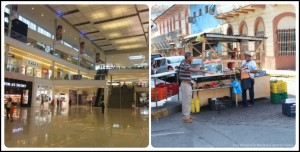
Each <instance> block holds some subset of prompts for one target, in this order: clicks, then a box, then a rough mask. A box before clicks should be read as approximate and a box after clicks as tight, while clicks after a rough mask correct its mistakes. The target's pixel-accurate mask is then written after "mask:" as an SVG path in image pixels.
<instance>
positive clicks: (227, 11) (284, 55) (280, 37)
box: [216, 4, 296, 70]
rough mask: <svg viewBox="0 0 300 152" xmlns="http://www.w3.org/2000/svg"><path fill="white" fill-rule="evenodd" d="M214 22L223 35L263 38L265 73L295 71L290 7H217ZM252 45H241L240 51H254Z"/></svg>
mask: <svg viewBox="0 0 300 152" xmlns="http://www.w3.org/2000/svg"><path fill="white" fill-rule="evenodd" d="M216 18H218V19H220V20H221V21H222V24H223V25H224V26H223V28H224V29H226V30H224V32H223V34H229V35H247V36H265V37H267V38H268V39H267V40H265V42H264V44H263V48H264V49H263V50H264V52H263V54H264V56H265V58H264V60H265V65H264V67H261V68H262V69H268V70H288V69H291V70H295V69H296V41H295V39H296V36H295V34H296V31H295V29H296V16H295V6H294V5H291V4H259V5H258V4H239V5H234V4H233V5H217V7H216ZM257 47H258V45H257V44H256V43H254V42H251V43H250V42H247V43H242V44H241V46H240V49H241V51H245V50H250V51H253V50H255V49H256V48H257Z"/></svg>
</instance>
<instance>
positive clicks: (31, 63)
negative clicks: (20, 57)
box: [27, 61, 39, 66]
mask: <svg viewBox="0 0 300 152" xmlns="http://www.w3.org/2000/svg"><path fill="white" fill-rule="evenodd" d="M27 64H29V65H33V66H39V64H38V63H36V62H33V61H27Z"/></svg>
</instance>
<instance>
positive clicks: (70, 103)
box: [69, 98, 72, 108]
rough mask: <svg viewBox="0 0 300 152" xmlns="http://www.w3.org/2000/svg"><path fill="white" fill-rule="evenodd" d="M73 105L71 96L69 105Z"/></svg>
mask: <svg viewBox="0 0 300 152" xmlns="http://www.w3.org/2000/svg"><path fill="white" fill-rule="evenodd" d="M71 105H72V100H71V98H69V107H70V108H71Z"/></svg>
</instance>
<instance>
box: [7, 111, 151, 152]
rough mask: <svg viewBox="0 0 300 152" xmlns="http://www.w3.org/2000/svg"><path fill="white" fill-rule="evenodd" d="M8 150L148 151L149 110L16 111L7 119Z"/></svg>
mask: <svg viewBox="0 0 300 152" xmlns="http://www.w3.org/2000/svg"><path fill="white" fill-rule="evenodd" d="M4 124H5V130H4V131H5V136H4V144H5V146H7V147H9V148H10V147H33V148H35V147H108V148H111V147H116V148H118V147H128V148H131V147H141V148H143V147H147V146H148V144H149V116H148V108H147V107H145V108H139V109H137V110H133V109H106V110H105V112H104V113H102V112H101V107H100V108H98V107H89V106H76V105H75V106H72V107H71V108H70V109H69V108H68V107H62V108H56V107H49V108H47V109H46V110H40V108H17V109H15V112H14V121H13V122H10V121H8V120H6V117H5V121H4Z"/></svg>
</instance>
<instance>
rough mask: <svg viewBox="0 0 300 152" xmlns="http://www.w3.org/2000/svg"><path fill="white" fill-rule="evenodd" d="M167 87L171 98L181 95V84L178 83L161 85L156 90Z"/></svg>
mask: <svg viewBox="0 0 300 152" xmlns="http://www.w3.org/2000/svg"><path fill="white" fill-rule="evenodd" d="M161 87H167V92H168V95H169V96H173V95H176V94H178V93H179V84H178V83H169V84H165V83H159V84H157V85H156V88H161Z"/></svg>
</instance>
